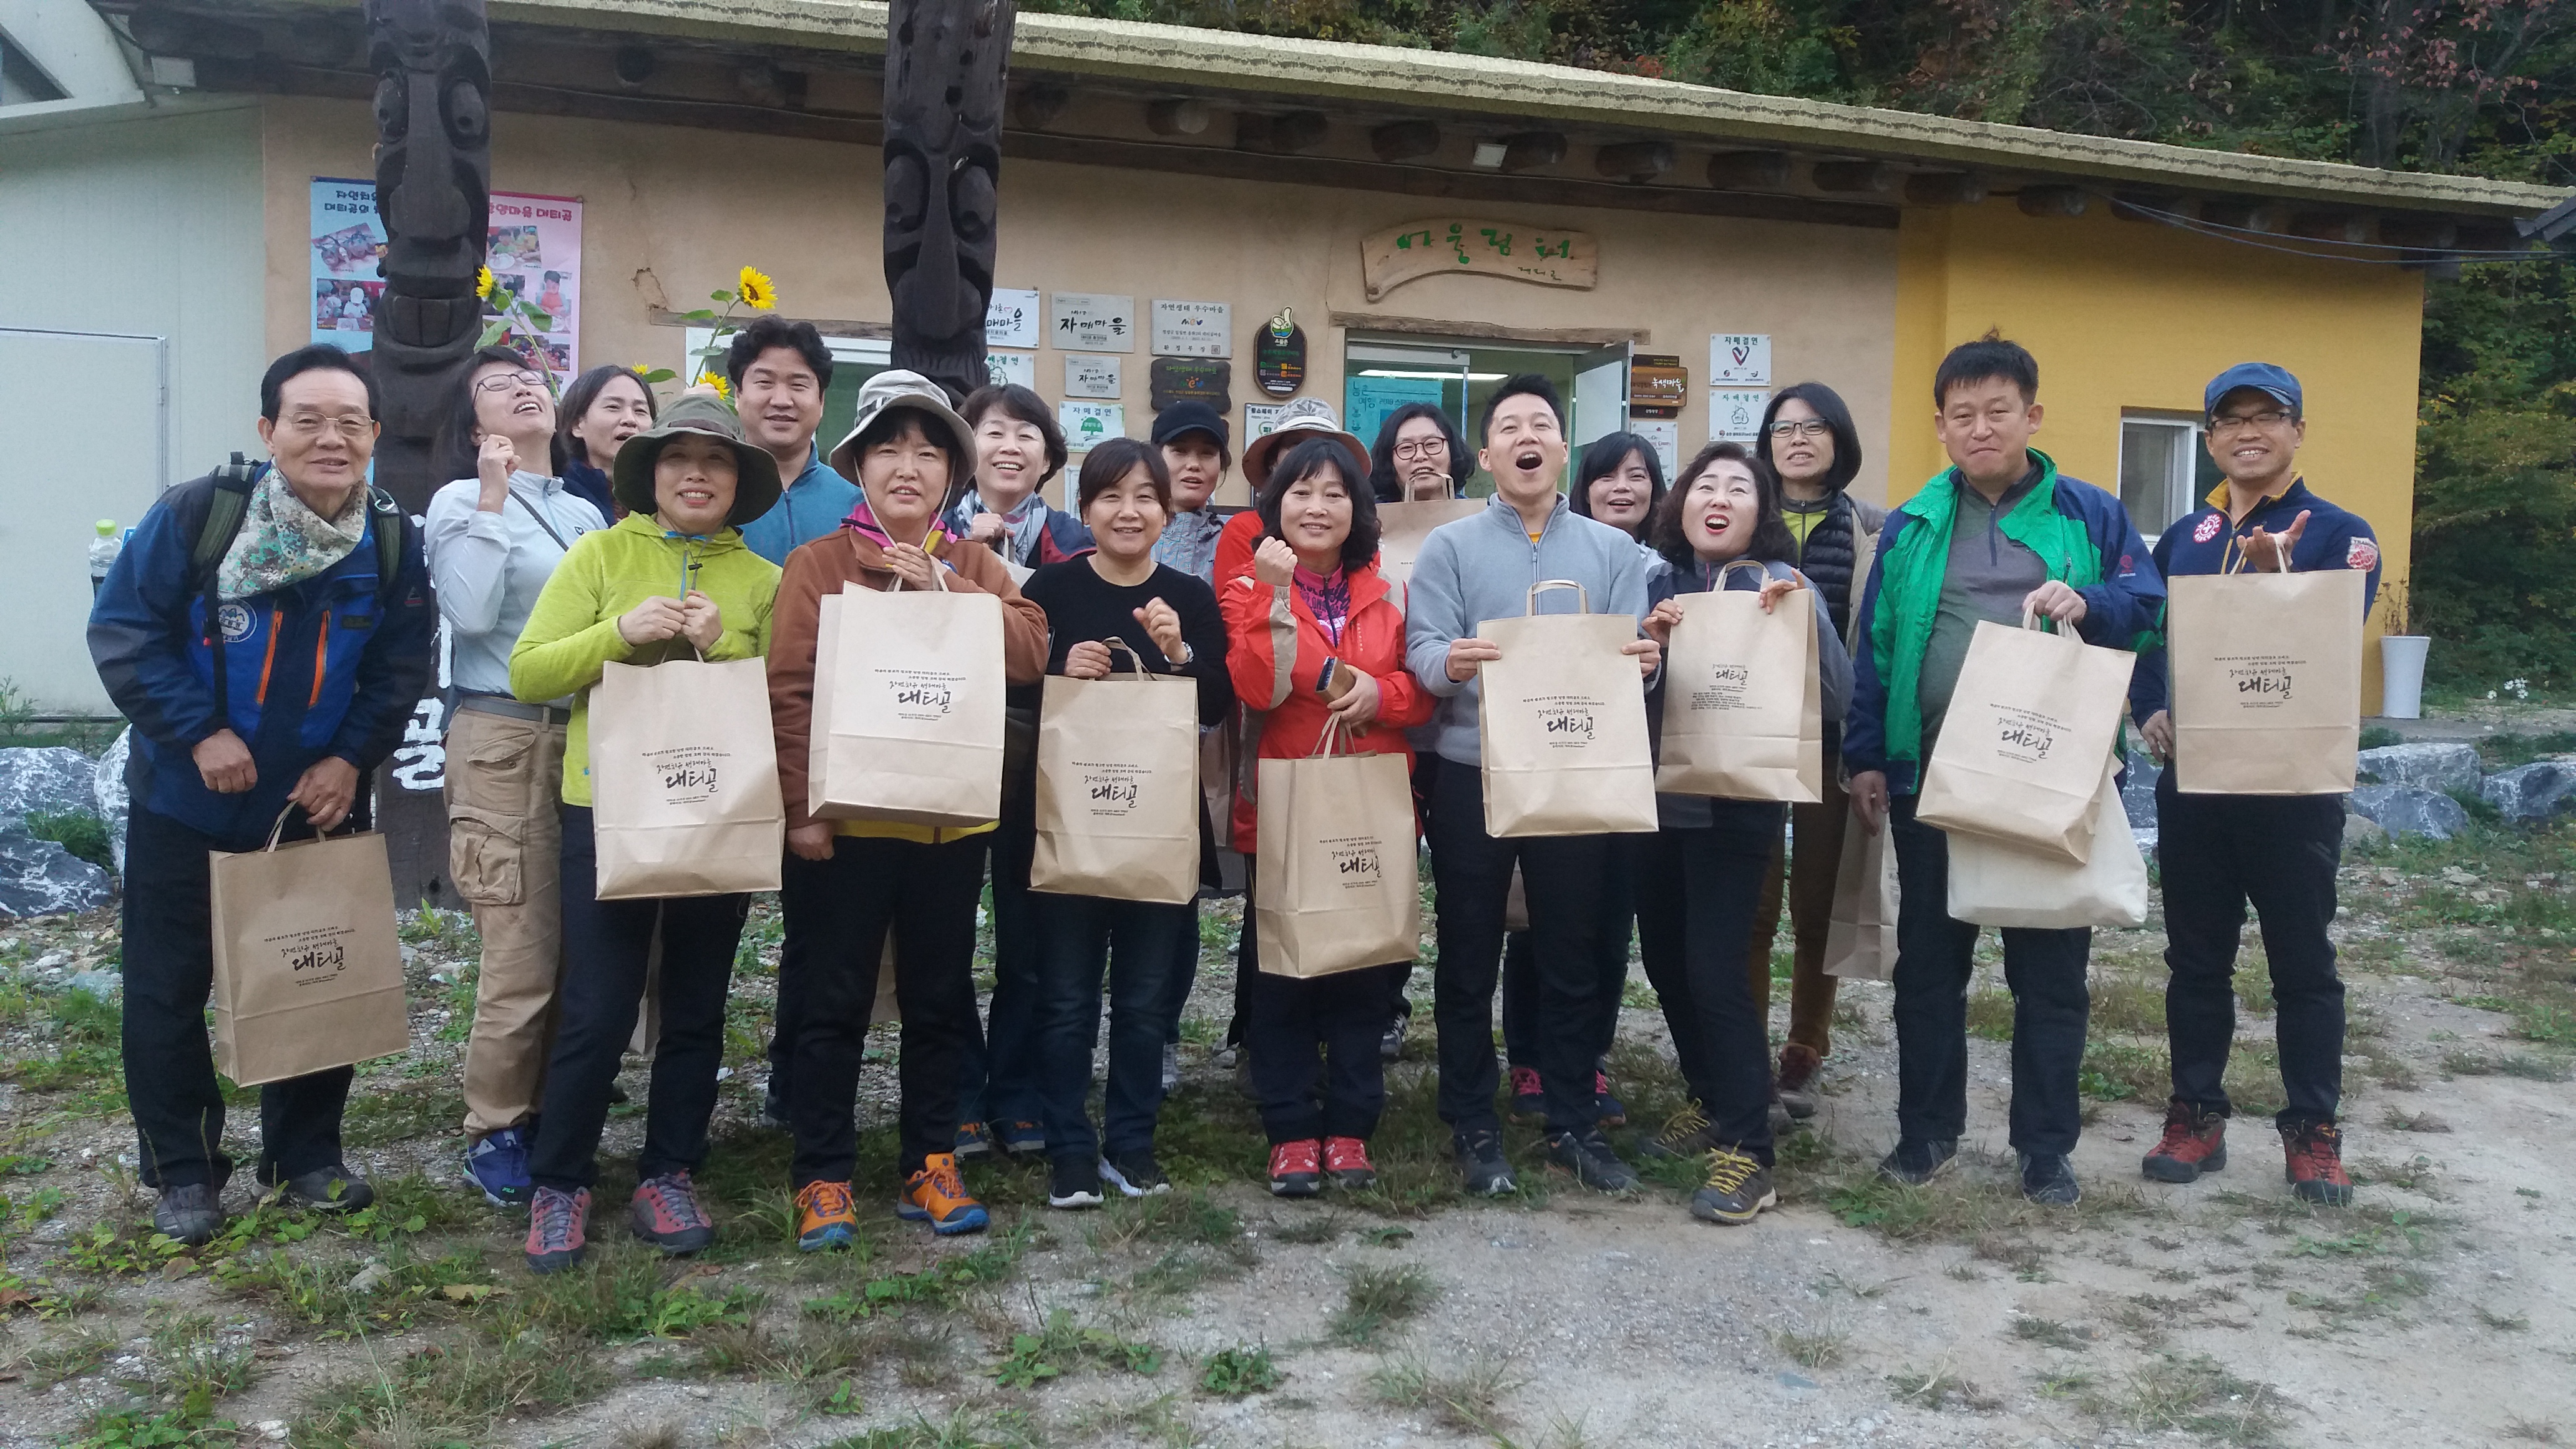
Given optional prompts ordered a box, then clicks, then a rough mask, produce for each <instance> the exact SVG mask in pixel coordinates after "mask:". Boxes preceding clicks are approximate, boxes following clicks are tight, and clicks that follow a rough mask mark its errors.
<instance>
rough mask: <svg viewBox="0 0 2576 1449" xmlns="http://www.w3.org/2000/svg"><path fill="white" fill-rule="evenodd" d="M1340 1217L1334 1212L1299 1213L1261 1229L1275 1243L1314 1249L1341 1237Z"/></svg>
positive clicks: (1274, 1221) (1274, 1220) (1276, 1220)
mask: <svg viewBox="0 0 2576 1449" xmlns="http://www.w3.org/2000/svg"><path fill="white" fill-rule="evenodd" d="M1342 1228H1343V1223H1342V1217H1341V1214H1339V1213H1335V1212H1318V1213H1299V1214H1297V1215H1296V1216H1295V1217H1292V1218H1288V1219H1286V1220H1285V1221H1281V1220H1278V1219H1273V1220H1272V1221H1271V1223H1270V1225H1269V1226H1268V1227H1267V1228H1265V1229H1263V1231H1264V1232H1267V1233H1268V1234H1269V1235H1270V1237H1271V1239H1272V1240H1273V1241H1276V1242H1282V1243H1293V1244H1295V1245H1297V1246H1299V1247H1314V1246H1316V1245H1318V1244H1321V1243H1329V1242H1331V1241H1333V1240H1334V1239H1336V1238H1338V1237H1340V1236H1341V1235H1342Z"/></svg>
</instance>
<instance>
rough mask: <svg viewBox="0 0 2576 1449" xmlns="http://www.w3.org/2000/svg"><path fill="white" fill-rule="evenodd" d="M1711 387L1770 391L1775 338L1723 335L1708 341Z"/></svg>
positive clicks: (1756, 334) (1751, 334)
mask: <svg viewBox="0 0 2576 1449" xmlns="http://www.w3.org/2000/svg"><path fill="white" fill-rule="evenodd" d="M1708 385H1709V386H1711V387H1769V386H1770V385H1771V337H1770V334H1768V333H1762V332H1756V333H1740V332H1720V333H1715V334H1712V335H1711V336H1710V337H1709V339H1708Z"/></svg>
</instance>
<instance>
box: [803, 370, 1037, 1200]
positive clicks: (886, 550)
mask: <svg viewBox="0 0 2576 1449" xmlns="http://www.w3.org/2000/svg"><path fill="white" fill-rule="evenodd" d="M830 461H831V464H832V467H833V468H834V469H836V470H838V471H839V472H840V473H841V475H842V476H844V477H848V478H855V479H857V480H858V483H859V501H858V504H857V506H856V507H854V508H852V509H851V510H850V516H849V517H848V518H847V519H844V520H843V521H842V525H841V528H840V530H839V531H838V532H835V533H831V534H826V535H825V536H823V537H821V538H818V539H815V540H814V541H813V542H811V543H808V544H805V545H804V546H802V547H800V548H798V549H797V550H796V551H795V552H794V553H791V554H789V555H788V556H787V570H786V576H785V577H784V579H782V580H781V582H780V584H779V589H778V614H777V627H778V641H777V647H776V648H774V649H773V650H771V651H770V655H769V712H770V718H771V721H772V723H773V725H774V727H775V728H776V730H777V735H778V774H779V784H780V786H781V788H782V790H783V791H784V793H785V795H786V800H787V850H788V855H787V864H786V870H785V874H784V876H783V878H782V881H781V884H780V888H779V906H780V909H781V911H782V912H783V913H784V915H785V917H786V939H785V941H784V942H783V943H782V945H781V947H780V952H779V983H778V985H779V991H780V993H781V995H782V996H790V995H792V996H793V997H794V999H795V1004H794V1011H793V1016H794V1018H795V1023H796V1027H795V1046H794V1054H793V1056H792V1057H791V1058H790V1060H791V1062H792V1064H793V1065H792V1068H791V1070H790V1071H789V1072H788V1079H787V1080H788V1101H787V1117H788V1125H789V1127H790V1128H791V1129H792V1130H793V1132H794V1134H795V1139H796V1154H795V1157H794V1159H793V1161H792V1163H791V1165H790V1169H789V1172H790V1178H791V1183H790V1185H791V1186H792V1187H794V1188H795V1190H796V1208H797V1214H796V1216H797V1231H796V1236H797V1246H799V1247H800V1248H804V1249H806V1250H808V1251H812V1250H816V1249H822V1248H833V1247H846V1246H848V1245H849V1244H850V1243H852V1242H854V1241H855V1240H856V1238H857V1234H858V1216H857V1210H856V1208H855V1207H854V1206H853V1199H852V1196H851V1176H852V1173H853V1172H854V1171H855V1169H856V1166H857V1156H858V1131H857V1123H856V1122H855V1121H854V1120H853V1117H852V1112H851V1102H852V1095H853V1093H855V1092H856V1090H857V1087H858V1071H859V1051H860V1047H861V1044H862V1038H863V1037H864V1036H865V1034H866V1032H867V1026H868V1011H869V1008H870V1007H871V1006H872V1005H873V1004H874V1002H875V1000H876V981H877V971H878V963H879V962H880V961H881V960H882V959H883V956H884V952H885V942H886V939H887V935H888V933H889V932H891V933H892V935H893V939H894V942H895V953H894V955H895V1001H896V1004H897V1007H898V1009H899V1010H900V1011H901V1013H902V1016H903V1044H902V1056H901V1066H900V1069H899V1073H900V1082H901V1091H902V1107H901V1111H900V1119H901V1143H900V1148H899V1151H898V1154H897V1156H896V1171H897V1172H898V1173H899V1174H900V1175H901V1177H902V1179H903V1187H902V1191H901V1192H900V1194H899V1195H898V1196H897V1197H896V1199H895V1211H896V1213H897V1214H898V1215H900V1216H901V1217H903V1218H905V1219H907V1220H909V1221H914V1222H926V1223H928V1224H929V1225H930V1226H931V1228H932V1230H933V1231H935V1232H938V1233H941V1234H948V1233H966V1232H975V1231H978V1230H980V1229H981V1228H983V1227H984V1226H985V1225H986V1222H987V1215H986V1213H985V1211H984V1207H983V1205H982V1204H981V1203H979V1202H977V1201H976V1200H975V1199H974V1197H973V1196H972V1195H971V1194H969V1193H968V1192H967V1191H966V1186H965V1182H964V1179H962V1178H961V1177H960V1176H959V1175H958V1172H957V1161H956V1156H955V1153H954V1150H953V1149H954V1148H955V1145H956V1136H957V1122H958V1107H959V1103H958V1097H959V1085H960V1082H961V1080H962V1079H963V1076H964V1073H965V1065H966V1058H967V1052H968V1049H969V1047H970V1046H971V1045H972V1044H973V1042H974V1039H975V1032H976V1021H975V978H974V955H975V909H976V904H977V901H978V898H979V897H980V896H981V895H982V893H983V884H984V855H985V847H986V843H987V840H988V837H989V835H990V833H991V831H992V830H993V825H992V824H991V823H989V822H988V823H985V824H980V825H971V826H966V827H963V828H959V827H934V826H926V825H913V824H908V823H904V822H899V821H891V820H867V819H858V820H840V821H831V820H814V819H812V818H810V817H809V816H808V815H807V813H806V809H805V801H806V776H807V771H806V762H807V758H808V751H809V749H810V748H811V744H810V738H809V737H810V733H811V729H812V725H813V718H814V651H815V644H816V635H817V632H818V630H819V628H820V624H821V616H822V604H823V598H824V596H825V595H827V594H837V593H839V592H841V590H842V587H843V586H844V585H845V584H851V583H856V584H859V585H861V586H863V587H866V588H870V589H877V590H880V591H882V590H887V589H892V588H895V587H897V586H898V580H899V581H900V586H901V587H903V588H907V589H928V588H938V587H945V588H947V589H948V590H950V591H952V592H956V593H985V594H993V595H997V596H999V597H1000V599H1001V600H1002V606H1003V608H1002V659H1003V672H1004V675H1005V677H1006V678H1007V679H1008V681H1009V682H1010V683H1013V684H1033V683H1035V682H1037V680H1038V679H1039V678H1041V677H1042V676H1043V675H1044V674H1045V672H1046V661H1047V621H1046V614H1045V612H1044V611H1043V610H1041V609H1039V608H1038V606H1037V605H1035V604H1033V603H1030V602H1029V601H1028V600H1026V599H1024V598H1022V597H1020V591H1019V589H1018V588H1017V587H1015V586H1014V585H1013V584H1012V582H1011V575H1010V570H1009V568H1008V566H1006V565H1005V564H1004V563H1003V562H1002V560H1001V559H1000V558H999V557H997V556H996V555H995V554H994V553H993V551H992V550H991V549H989V548H986V547H985V546H984V545H982V544H980V543H972V542H968V541H965V540H961V539H955V538H951V537H949V536H948V535H947V533H946V532H945V531H943V530H942V529H941V528H940V526H939V515H940V512H941V510H943V509H945V508H947V507H948V506H949V505H950V504H952V503H953V502H954V501H955V500H956V498H957V496H958V495H959V494H960V493H961V492H962V491H963V490H964V488H965V484H966V480H967V479H968V478H970V477H972V476H973V474H974V469H975V437H974V434H973V433H972V432H971V431H970V430H969V429H968V428H967V426H966V424H965V421H964V420H963V419H961V418H959V417H958V416H957V412H956V410H955V409H954V408H952V407H951V406H949V403H948V398H947V396H946V394H944V393H942V392H941V391H940V390H939V387H938V385H937V384H936V383H933V382H931V381H930V380H929V379H927V378H925V377H923V376H921V375H920V374H918V373H913V372H903V371H895V372H881V373H878V374H877V375H876V376H875V377H872V378H870V379H868V383H867V386H866V387H864V388H862V389H861V390H860V392H859V402H858V410H857V412H856V414H855V415H854V417H853V418H852V419H851V427H850V432H849V435H848V436H847V437H845V438H843V439H842V440H841V442H840V445H839V446H838V447H835V448H834V449H833V450H832V453H831V459H830Z"/></svg>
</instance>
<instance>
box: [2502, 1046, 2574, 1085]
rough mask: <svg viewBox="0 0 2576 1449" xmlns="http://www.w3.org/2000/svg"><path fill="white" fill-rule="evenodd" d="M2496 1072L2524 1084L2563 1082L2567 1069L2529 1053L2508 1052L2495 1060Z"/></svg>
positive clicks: (2565, 1078)
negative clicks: (2519, 1080)
mask: <svg viewBox="0 0 2576 1449" xmlns="http://www.w3.org/2000/svg"><path fill="white" fill-rule="evenodd" d="M2495 1069H2496V1071H2497V1072H2498V1073H2499V1074H2500V1075H2503V1076H2508V1077H2520V1078H2521V1079H2522V1080H2524V1081H2526V1082H2563V1081H2566V1080H2567V1075H2568V1073H2567V1068H2566V1067H2564V1066H2562V1065H2560V1064H2559V1063H2557V1062H2554V1061H2551V1060H2549V1059H2548V1058H2546V1057H2538V1056H2533V1055H2532V1054H2530V1053H2529V1052H2510V1053H2507V1054H2506V1055H2504V1056H2500V1057H2498V1058H2496V1060H2495Z"/></svg>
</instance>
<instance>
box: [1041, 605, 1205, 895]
mask: <svg viewBox="0 0 2576 1449" xmlns="http://www.w3.org/2000/svg"><path fill="white" fill-rule="evenodd" d="M1110 643H1111V652H1112V655H1113V656H1114V655H1116V654H1118V653H1125V654H1126V656H1127V658H1128V661H1129V662H1130V663H1131V664H1132V665H1133V666H1134V667H1133V668H1132V669H1131V670H1128V671H1126V672H1124V673H1118V674H1112V675H1111V676H1110V677H1108V678H1107V679H1067V678H1065V677H1064V676H1063V675H1061V674H1050V675H1048V676H1047V680H1046V690H1045V694H1044V697H1043V700H1042V704H1041V708H1040V709H1039V711H1038V767H1037V768H1038V794H1037V829H1038V833H1037V853H1036V855H1035V856H1034V858H1033V860H1032V863H1031V865H1030V867H1029V889H1031V890H1040V891H1052V892H1055V893H1058V894H1061V895H1077V896H1102V897H1106V898H1107V899H1110V900H1114V901H1163V902H1167V903H1170V904H1174V905H1178V904H1180V903H1181V902H1184V901H1188V900H1192V899H1195V898H1196V897H1197V895H1198V893H1199V688H1198V684H1197V682H1196V681H1195V680H1191V679H1186V678H1182V677H1179V676H1166V675H1154V674H1148V673H1146V672H1145V667H1144V665H1143V663H1142V662H1141V661H1138V660H1137V658H1136V654H1135V651H1134V650H1132V649H1129V648H1128V647H1127V645H1126V644H1125V642H1123V641H1116V640H1113V641H1110Z"/></svg>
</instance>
